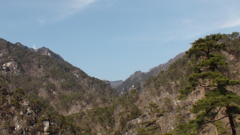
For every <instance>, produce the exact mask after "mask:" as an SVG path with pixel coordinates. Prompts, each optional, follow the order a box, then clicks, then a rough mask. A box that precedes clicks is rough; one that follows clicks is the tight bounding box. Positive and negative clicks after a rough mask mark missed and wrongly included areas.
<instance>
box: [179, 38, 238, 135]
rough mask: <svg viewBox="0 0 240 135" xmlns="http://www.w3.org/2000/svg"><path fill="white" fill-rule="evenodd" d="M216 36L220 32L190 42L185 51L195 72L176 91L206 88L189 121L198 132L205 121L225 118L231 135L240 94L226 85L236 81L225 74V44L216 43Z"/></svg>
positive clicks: (218, 39)
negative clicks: (223, 53)
mask: <svg viewBox="0 0 240 135" xmlns="http://www.w3.org/2000/svg"><path fill="white" fill-rule="evenodd" d="M220 39H221V35H220V34H214V35H209V36H206V37H205V38H200V39H198V40H196V41H195V42H194V43H193V44H192V48H191V49H189V51H188V52H187V54H188V56H189V57H193V59H194V60H193V65H194V66H195V72H194V73H193V74H191V75H190V76H188V82H189V86H187V87H185V89H182V90H181V91H180V93H181V97H184V96H187V95H188V94H190V93H191V92H192V91H194V90H196V87H202V88H204V90H205V91H206V94H205V97H204V98H202V99H200V100H198V101H197V102H196V103H195V104H194V105H193V108H192V110H191V111H192V112H193V113H196V114H197V116H196V119H194V120H192V121H191V122H190V123H192V124H194V125H196V127H197V128H196V130H197V132H201V130H203V129H204V127H206V126H207V125H208V124H209V123H214V122H216V121H219V120H221V119H223V118H228V120H229V124H230V127H231V131H232V135H236V123H235V120H234V119H235V115H236V114H240V107H239V106H240V96H238V95H236V93H234V92H232V91H230V90H228V89H227V87H228V86H231V85H236V84H239V81H235V80H231V79H230V78H229V77H227V76H226V75H225V74H226V73H225V72H226V71H227V69H226V60H225V59H224V56H223V55H222V54H221V51H223V50H225V49H226V47H225V45H224V44H221V43H220V42H219V41H220ZM204 82H205V83H204ZM220 110H221V111H224V113H222V114H221V115H223V117H221V118H218V119H216V116H217V115H218V114H220Z"/></svg>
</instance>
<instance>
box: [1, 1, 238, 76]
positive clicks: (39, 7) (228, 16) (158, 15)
mask: <svg viewBox="0 0 240 135" xmlns="http://www.w3.org/2000/svg"><path fill="white" fill-rule="evenodd" d="M0 1H1V4H0V37H1V38H4V39H6V40H8V41H10V42H13V43H15V42H21V43H22V44H24V45H26V46H28V47H31V48H40V47H43V46H45V47H47V48H49V49H51V50H52V51H54V52H56V53H58V54H60V55H61V56H62V57H63V58H64V59H65V60H66V61H68V62H70V63H71V64H72V65H74V66H76V67H79V68H80V69H82V70H83V71H85V72H86V73H87V74H89V75H90V76H94V77H96V78H99V79H106V80H120V79H122V80H124V79H126V78H127V77H129V75H131V74H132V73H133V72H135V71H138V70H141V71H144V72H146V71H148V70H149V69H151V68H152V67H155V66H157V65H159V64H162V63H165V62H167V61H168V60H169V59H171V58H173V57H174V56H175V55H177V54H178V53H180V52H183V51H186V50H187V49H189V48H190V47H191V45H190V43H192V42H194V40H196V39H197V38H199V37H204V36H205V35H207V34H211V33H231V32H233V31H237V32H240V8H239V7H240V1H239V0H41V1H39V0H38V1H37V0H7V1H6V0H0Z"/></svg>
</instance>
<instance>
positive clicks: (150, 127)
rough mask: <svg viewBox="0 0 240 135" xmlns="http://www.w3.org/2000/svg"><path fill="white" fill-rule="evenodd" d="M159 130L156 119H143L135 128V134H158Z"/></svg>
mask: <svg viewBox="0 0 240 135" xmlns="http://www.w3.org/2000/svg"><path fill="white" fill-rule="evenodd" d="M160 131H161V128H160V126H159V125H158V124H157V123H156V120H153V121H145V122H142V123H141V126H140V127H139V128H138V130H137V135H158V134H159V132H160Z"/></svg>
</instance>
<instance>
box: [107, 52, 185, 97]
mask: <svg viewBox="0 0 240 135" xmlns="http://www.w3.org/2000/svg"><path fill="white" fill-rule="evenodd" d="M184 54H185V53H180V54H178V55H177V56H175V57H174V58H173V59H170V60H169V61H168V62H166V63H164V64H160V65H158V66H157V67H154V68H152V69H150V70H149V71H148V72H141V71H136V72H135V73H133V74H132V75H131V76H130V77H129V78H127V79H126V80H125V81H123V82H121V83H120V84H118V85H113V86H112V87H113V88H115V89H116V90H117V91H118V92H119V93H124V92H128V91H129V90H131V89H136V88H137V89H141V88H142V87H143V84H144V83H145V81H146V80H147V79H149V78H150V77H156V76H157V75H158V74H159V73H160V72H161V71H166V70H167V69H168V67H169V66H170V65H171V64H172V63H173V62H175V61H176V60H178V59H180V58H182V57H183V55H184Z"/></svg>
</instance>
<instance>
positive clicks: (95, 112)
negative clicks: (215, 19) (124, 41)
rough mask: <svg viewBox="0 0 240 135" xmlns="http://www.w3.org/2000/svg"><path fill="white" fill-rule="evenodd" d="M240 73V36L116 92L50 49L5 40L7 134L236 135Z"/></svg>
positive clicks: (215, 41)
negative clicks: (32, 47) (30, 46)
mask: <svg viewBox="0 0 240 135" xmlns="http://www.w3.org/2000/svg"><path fill="white" fill-rule="evenodd" d="M143 64H144V63H143ZM239 67H240V34H239V33H238V32H233V33H232V34H212V35H208V36H206V37H204V38H200V39H197V40H196V41H195V42H194V44H193V46H192V48H191V49H189V50H188V51H187V52H186V53H181V54H179V55H177V56H176V57H175V58H173V59H171V60H169V62H167V63H165V64H160V65H159V66H157V67H155V68H152V69H151V70H150V71H149V72H147V73H144V72H141V71H136V72H135V73H134V74H133V75H131V76H130V77H129V78H128V79H126V80H125V81H124V82H122V81H117V82H114V83H112V86H114V88H116V89H113V88H112V87H111V84H110V83H109V82H108V81H104V80H100V79H97V78H94V77H90V76H88V75H87V74H86V73H85V72H84V71H82V70H81V69H80V68H77V67H74V66H72V65H71V64H70V63H68V62H66V61H65V60H64V59H63V58H62V57H61V56H59V55H58V54H56V53H54V52H52V51H51V50H49V49H48V48H45V47H44V48H40V49H37V50H35V49H31V48H28V47H26V46H24V45H22V44H21V43H15V44H14V43H11V42H9V41H7V40H5V39H0V69H1V71H0V116H1V117H0V118H1V122H0V134H14V135H15V134H40V135H45V134H59V135H60V134H61V135H65V134H77V135H95V134H101V135H159V134H160V135H187V134H189V135H190V134H191V135H196V134H199V135H218V134H223V135H224V134H232V135H235V134H234V133H239V132H240V128H239V127H238V126H237V125H238V124H240V91H239V88H240V68H239ZM233 121H234V122H233Z"/></svg>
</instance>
